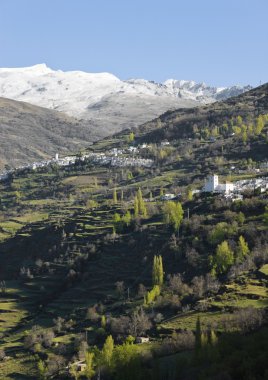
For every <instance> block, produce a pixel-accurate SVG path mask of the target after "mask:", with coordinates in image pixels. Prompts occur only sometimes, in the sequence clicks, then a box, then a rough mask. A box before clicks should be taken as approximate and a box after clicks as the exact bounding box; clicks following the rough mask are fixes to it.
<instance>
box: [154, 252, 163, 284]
mask: <svg viewBox="0 0 268 380" xmlns="http://www.w3.org/2000/svg"><path fill="white" fill-rule="evenodd" d="M152 280H153V285H158V286H160V287H161V286H162V285H163V282H164V270H163V262H162V256H160V255H159V256H154V262H153V273H152Z"/></svg>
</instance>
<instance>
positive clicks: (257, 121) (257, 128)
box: [254, 115, 264, 136]
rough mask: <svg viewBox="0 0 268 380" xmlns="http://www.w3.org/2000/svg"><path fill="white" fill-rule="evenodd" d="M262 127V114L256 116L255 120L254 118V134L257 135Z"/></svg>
mask: <svg viewBox="0 0 268 380" xmlns="http://www.w3.org/2000/svg"><path fill="white" fill-rule="evenodd" d="M263 128H264V118H263V116H262V115H260V116H258V117H257V120H256V125H255V129H254V132H255V134H256V135H257V136H258V135H260V134H261V132H262V130H263Z"/></svg>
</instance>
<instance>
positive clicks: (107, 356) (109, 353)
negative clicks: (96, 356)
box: [101, 335, 114, 369]
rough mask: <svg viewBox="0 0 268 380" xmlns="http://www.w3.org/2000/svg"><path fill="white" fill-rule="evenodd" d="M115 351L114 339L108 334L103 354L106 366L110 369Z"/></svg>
mask: <svg viewBox="0 0 268 380" xmlns="http://www.w3.org/2000/svg"><path fill="white" fill-rule="evenodd" d="M113 351H114V340H113V337H112V335H109V336H107V338H106V340H105V343H104V345H103V348H102V352H101V356H102V362H103V364H104V366H105V367H106V368H107V369H109V368H110V367H111V365H112V357H113Z"/></svg>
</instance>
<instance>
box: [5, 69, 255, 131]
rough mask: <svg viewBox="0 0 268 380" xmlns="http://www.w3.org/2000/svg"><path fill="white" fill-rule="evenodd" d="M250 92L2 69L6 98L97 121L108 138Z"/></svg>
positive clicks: (76, 73)
mask: <svg viewBox="0 0 268 380" xmlns="http://www.w3.org/2000/svg"><path fill="white" fill-rule="evenodd" d="M247 89H249V87H248V86H245V87H239V86H233V87H228V88H216V87H210V86H207V85H205V84H204V83H201V84H200V83H196V82H194V81H177V80H167V81H165V82H164V83H156V82H154V81H149V80H145V79H129V80H120V79H119V78H117V77H116V76H115V75H113V74H110V73H86V72H83V71H67V72H64V71H62V70H52V69H50V68H49V67H47V66H46V65H45V64H38V65H35V66H31V67H24V68H2V69H0V96H2V97H7V98H10V99H13V100H18V101H25V102H28V103H31V104H34V105H37V106H41V107H45V108H49V109H54V110H57V111H60V112H64V113H66V114H68V115H69V116H72V117H76V118H78V119H86V120H94V122H95V123H96V124H97V125H98V128H99V130H100V131H101V130H104V133H103V134H107V132H109V133H110V134H111V133H113V132H117V131H119V130H122V129H124V128H126V127H131V128H133V127H134V128H135V127H137V126H138V125H140V124H142V123H144V122H146V121H149V120H151V119H153V118H155V117H157V116H159V115H161V114H162V113H164V112H166V111H167V110H172V109H177V108H181V107H193V106H198V105H200V104H204V103H211V102H213V101H215V100H219V98H220V99H225V98H226V97H229V96H230V95H238V94H240V93H242V92H244V91H245V90H247ZM96 111H97V112H96Z"/></svg>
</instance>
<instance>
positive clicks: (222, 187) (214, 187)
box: [203, 174, 234, 194]
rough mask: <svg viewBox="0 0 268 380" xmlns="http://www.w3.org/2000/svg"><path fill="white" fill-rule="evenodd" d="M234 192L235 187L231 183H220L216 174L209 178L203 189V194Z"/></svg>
mask: <svg viewBox="0 0 268 380" xmlns="http://www.w3.org/2000/svg"><path fill="white" fill-rule="evenodd" d="M233 191H234V185H233V183H230V182H225V183H219V177H218V176H217V175H216V174H213V175H211V176H209V177H208V178H207V180H206V182H205V185H204V187H203V192H207V193H225V194H229V193H232V192H233Z"/></svg>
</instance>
